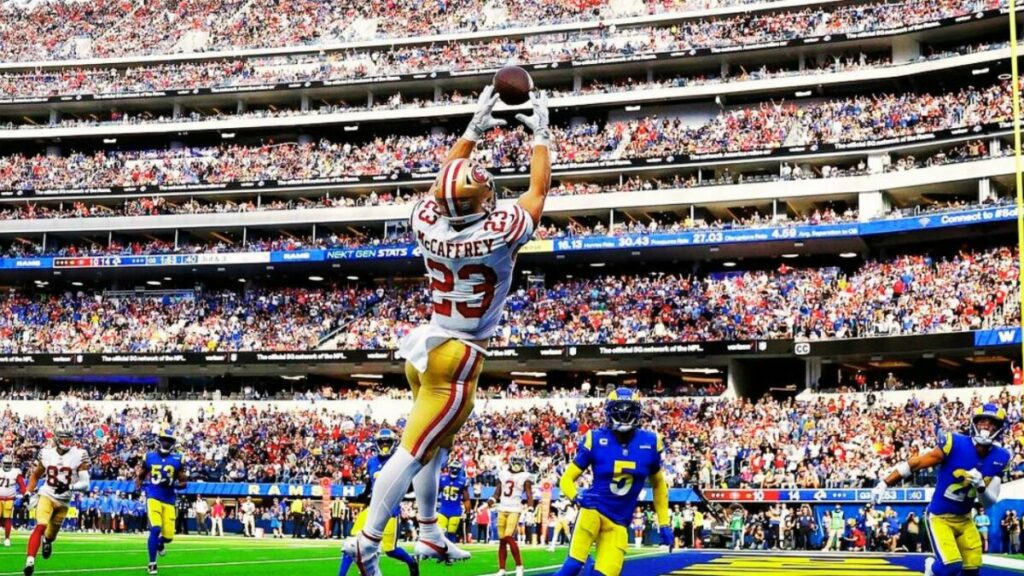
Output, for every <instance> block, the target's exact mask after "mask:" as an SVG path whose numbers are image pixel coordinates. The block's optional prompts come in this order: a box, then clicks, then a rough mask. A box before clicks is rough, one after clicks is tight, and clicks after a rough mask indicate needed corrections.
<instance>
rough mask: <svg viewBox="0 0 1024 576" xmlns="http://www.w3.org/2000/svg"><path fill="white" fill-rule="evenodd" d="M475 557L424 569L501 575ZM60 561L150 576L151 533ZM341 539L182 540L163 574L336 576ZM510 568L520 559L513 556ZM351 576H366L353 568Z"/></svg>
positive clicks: (79, 547) (11, 551) (531, 554)
mask: <svg viewBox="0 0 1024 576" xmlns="http://www.w3.org/2000/svg"><path fill="white" fill-rule="evenodd" d="M27 539H28V535H27V533H23V532H21V533H17V534H15V535H14V537H13V538H12V542H11V547H10V548H0V576H21V574H22V572H21V569H22V567H23V566H24V564H25V545H26V542H27ZM468 549H470V550H472V551H473V558H472V559H471V560H470V561H468V562H464V563H459V564H456V565H453V566H450V567H446V566H443V565H440V564H437V563H433V562H424V563H422V564H421V565H420V573H421V574H422V575H423V576H431V575H441V574H444V575H446V576H483V575H487V574H494V573H495V571H496V569H497V556H498V549H497V547H496V546H494V545H470V546H468ZM53 550H54V551H53V556H52V557H51V558H50V559H49V560H43V559H42V556H40V557H39V558H37V560H36V575H37V576H46V575H47V574H111V575H117V574H132V573H135V574H145V569H146V563H147V562H148V557H147V555H146V537H145V536H144V535H124V536H121V535H112V536H107V535H100V534H74V533H72V534H61V535H60V537H59V538H58V540H57V542H55V543H54V548H53ZM340 550H341V541H339V540H293V539H291V538H285V539H283V540H280V539H279V540H273V539H260V540H253V539H246V538H239V537H236V536H227V537H224V538H210V537H208V536H180V537H178V538H177V539H176V540H175V542H174V543H173V544H171V545H170V546H169V547H168V554H167V556H165V557H163V558H160V559H159V561H160V574H168V575H171V576H201V575H209V574H216V575H217V576H242V575H254V574H256V575H260V576H294V575H295V574H298V573H301V574H302V575H303V576H335V575H336V574H337V573H338V566H339V563H340V558H341V555H340ZM566 550H567V549H566V548H565V547H561V548H558V549H556V551H555V552H548V551H547V549H546V548H541V547H523V563H524V564H525V566H526V568H527V570H526V572H527V574H542V573H549V572H553V571H555V570H557V568H558V567H559V566H560V565H561V563H562V561H563V560H565V554H566ZM638 552H639V553H642V554H650V555H654V554H658V553H659V552H658V551H657V550H656V549H654V548H647V549H644V550H630V554H636V553H638ZM509 567H510V568H511V567H512V558H511V556H509ZM381 569H382V571H383V572H384V576H406V575H407V574H408V573H409V572H408V569H407V568H406V567H405V566H404V565H401V564H400V563H398V562H397V561H395V560H392V559H390V558H384V559H383V560H382V562H381ZM349 576H358V572H357V571H356V569H355V568H354V567H353V568H352V569H351V570H349Z"/></svg>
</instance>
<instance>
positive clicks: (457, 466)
mask: <svg viewBox="0 0 1024 576" xmlns="http://www.w3.org/2000/svg"><path fill="white" fill-rule="evenodd" d="M462 472H463V468H462V462H459V461H458V460H452V461H450V462H448V475H449V476H451V477H452V478H458V477H459V476H462Z"/></svg>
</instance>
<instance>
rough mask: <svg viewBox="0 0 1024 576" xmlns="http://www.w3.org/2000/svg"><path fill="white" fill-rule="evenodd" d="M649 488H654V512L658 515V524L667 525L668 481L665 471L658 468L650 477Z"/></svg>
mask: <svg viewBox="0 0 1024 576" xmlns="http://www.w3.org/2000/svg"><path fill="white" fill-rule="evenodd" d="M651 488H652V489H653V490H654V512H655V514H657V515H658V526H668V482H666V481H665V473H664V472H662V471H661V470H658V471H657V472H656V473H655V474H654V476H652V477H651Z"/></svg>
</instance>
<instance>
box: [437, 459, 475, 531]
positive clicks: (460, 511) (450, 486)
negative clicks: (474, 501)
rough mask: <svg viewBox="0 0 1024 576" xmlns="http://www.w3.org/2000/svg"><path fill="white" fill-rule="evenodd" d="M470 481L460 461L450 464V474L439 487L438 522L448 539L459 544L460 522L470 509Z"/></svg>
mask: <svg viewBox="0 0 1024 576" xmlns="http://www.w3.org/2000/svg"><path fill="white" fill-rule="evenodd" d="M468 485H469V481H468V480H467V479H466V473H465V469H463V467H462V463H461V462H459V461H458V460H452V461H451V462H449V463H448V473H447V474H443V475H442V476H441V480H440V484H439V486H438V491H439V495H440V497H439V502H440V505H439V506H438V511H437V521H438V522H439V523H440V525H441V530H444V531H445V532H446V533H447V534H448V539H449V540H451V541H452V542H458V541H459V539H458V530H459V522H461V521H462V516H463V515H464V514H465V513H466V512H467V511H468V510H469V509H470V503H469V488H468Z"/></svg>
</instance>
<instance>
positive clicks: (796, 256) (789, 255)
mask: <svg viewBox="0 0 1024 576" xmlns="http://www.w3.org/2000/svg"><path fill="white" fill-rule="evenodd" d="M782 257H783V258H799V257H800V255H799V254H783V255H782Z"/></svg>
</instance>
